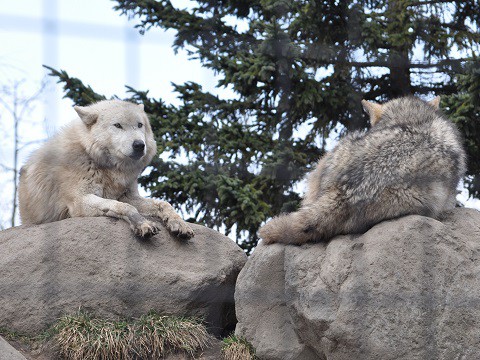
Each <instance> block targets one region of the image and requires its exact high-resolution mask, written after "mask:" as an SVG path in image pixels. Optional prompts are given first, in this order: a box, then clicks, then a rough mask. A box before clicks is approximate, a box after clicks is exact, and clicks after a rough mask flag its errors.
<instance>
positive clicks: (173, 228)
mask: <svg viewBox="0 0 480 360" xmlns="http://www.w3.org/2000/svg"><path fill="white" fill-rule="evenodd" d="M120 201H124V202H126V203H128V204H130V205H133V206H134V207H135V208H136V209H137V210H138V211H139V212H140V213H141V214H143V215H145V216H154V217H158V218H160V219H161V220H162V221H163V223H164V224H165V227H166V228H167V229H168V231H170V233H172V234H173V235H175V236H178V237H180V238H182V239H190V238H191V237H193V235H194V232H193V230H192V228H191V227H190V226H189V225H188V224H187V223H186V222H185V221H184V220H183V219H182V218H181V217H180V215H178V214H177V213H176V212H175V209H174V208H173V207H172V205H170V204H169V203H168V202H166V201H161V200H157V199H145V198H143V197H141V196H140V195H138V196H124V197H122V198H121V199H120Z"/></svg>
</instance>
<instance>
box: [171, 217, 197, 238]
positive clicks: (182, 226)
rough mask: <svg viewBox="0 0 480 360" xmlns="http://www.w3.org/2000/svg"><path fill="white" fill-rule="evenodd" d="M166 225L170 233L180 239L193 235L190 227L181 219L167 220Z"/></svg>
mask: <svg viewBox="0 0 480 360" xmlns="http://www.w3.org/2000/svg"><path fill="white" fill-rule="evenodd" d="M166 227H167V229H168V231H170V233H171V234H172V235H175V236H177V237H179V238H180V239H190V238H192V237H193V235H195V233H194V232H193V230H192V228H191V227H190V226H189V225H188V224H187V223H186V222H185V221H183V220H169V221H168V222H167V223H166Z"/></svg>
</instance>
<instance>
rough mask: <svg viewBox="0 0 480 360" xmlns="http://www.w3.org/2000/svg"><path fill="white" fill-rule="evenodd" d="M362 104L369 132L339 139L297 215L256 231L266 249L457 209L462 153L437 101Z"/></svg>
mask: <svg viewBox="0 0 480 360" xmlns="http://www.w3.org/2000/svg"><path fill="white" fill-rule="evenodd" d="M362 103H363V105H364V108H365V110H366V111H367V112H368V113H369V114H370V119H371V123H372V128H371V129H370V130H369V131H367V132H353V133H351V134H349V135H347V136H345V137H344V138H343V139H342V140H341V141H340V142H339V143H338V145H337V146H336V147H335V149H333V151H331V152H329V153H327V154H326V155H325V156H324V157H323V158H322V159H320V161H319V162H318V164H317V165H316V168H315V169H314V170H313V171H312V172H311V173H310V174H309V175H308V178H307V188H308V189H307V192H306V194H305V198H304V199H303V202H302V205H301V207H300V209H299V210H298V211H297V212H294V213H290V214H284V215H280V216H278V217H275V218H273V219H272V220H271V221H269V222H268V223H267V224H266V225H265V226H264V227H262V228H261V229H260V232H259V234H260V237H261V238H262V239H263V241H264V242H265V243H267V244H268V243H275V242H281V243H289V244H302V243H305V242H308V241H322V240H328V239H330V238H332V237H333V236H335V235H339V234H349V233H362V232H365V231H366V230H367V229H369V228H370V227H371V226H373V225H375V224H377V223H379V222H381V221H383V220H386V219H392V218H396V217H400V216H404V215H409V214H419V215H424V216H429V217H433V218H437V217H438V216H439V215H441V214H442V212H444V211H445V210H448V209H452V208H453V207H454V206H455V203H456V200H455V197H456V194H457V185H458V182H459V181H460V179H461V178H462V177H463V176H464V173H465V170H466V168H465V167H466V165H465V151H464V148H463V142H462V139H461V136H460V134H459V132H458V130H457V129H456V127H455V126H454V124H452V122H451V121H449V120H448V119H447V118H446V117H445V115H444V114H443V113H442V112H441V111H440V110H438V98H437V99H435V100H433V101H431V102H425V101H422V100H420V99H417V98H414V97H404V98H399V99H395V100H392V101H390V102H387V103H385V104H384V105H379V104H374V103H371V102H367V101H363V102H362Z"/></svg>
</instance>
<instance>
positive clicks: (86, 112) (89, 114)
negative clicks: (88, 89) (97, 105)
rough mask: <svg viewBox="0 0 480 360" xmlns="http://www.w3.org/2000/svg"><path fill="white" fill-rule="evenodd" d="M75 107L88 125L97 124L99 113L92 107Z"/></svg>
mask: <svg viewBox="0 0 480 360" xmlns="http://www.w3.org/2000/svg"><path fill="white" fill-rule="evenodd" d="M73 108H74V109H75V111H76V112H77V114H78V116H80V119H82V121H83V122H84V123H85V125H87V126H91V125H93V124H95V122H96V121H97V119H98V114H97V113H96V112H95V111H92V109H89V108H88V107H85V106H74V107H73Z"/></svg>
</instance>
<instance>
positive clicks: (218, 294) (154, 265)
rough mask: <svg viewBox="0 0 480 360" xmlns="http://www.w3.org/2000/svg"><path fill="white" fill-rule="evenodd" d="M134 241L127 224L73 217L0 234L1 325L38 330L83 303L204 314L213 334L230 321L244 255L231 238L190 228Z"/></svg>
mask: <svg viewBox="0 0 480 360" xmlns="http://www.w3.org/2000/svg"><path fill="white" fill-rule="evenodd" d="M192 227H193V229H194V231H195V237H194V238H192V239H190V240H189V241H184V240H180V239H177V238H175V237H173V236H171V235H170V234H169V233H168V232H167V231H166V230H165V229H162V230H161V231H160V233H159V234H157V235H155V236H154V237H152V238H151V239H148V240H145V239H140V238H136V237H135V236H134V235H133V234H132V232H131V230H130V229H129V227H128V225H127V223H126V222H124V221H121V220H116V219H112V218H107V217H98V218H74V219H67V220H63V221H59V222H55V223H49V224H43V225H38V226H32V227H24V226H20V227H16V228H11V229H8V230H5V231H2V232H0V304H1V306H0V327H4V328H7V329H8V330H10V331H17V332H19V333H24V334H29V335H33V334H38V333H39V332H41V331H43V330H45V329H46V328H47V327H48V326H49V325H51V324H52V323H54V322H55V321H56V319H57V318H59V317H60V316H62V315H64V314H68V313H73V312H75V311H76V310H78V309H79V308H80V307H81V308H83V309H85V310H87V311H91V312H93V313H95V314H96V315H98V316H101V317H117V316H120V317H138V316H141V315H143V314H145V313H147V312H148V311H150V310H156V311H157V312H159V313H162V314H170V315H181V316H201V317H203V318H204V319H205V320H206V322H207V323H208V325H209V328H210V330H211V331H212V332H213V333H214V334H217V335H218V334H221V333H223V332H225V331H229V330H232V328H233V326H234V324H235V321H236V320H235V309H234V302H233V294H234V289H235V281H236V278H237V275H238V273H239V272H240V270H241V268H242V267H243V265H244V263H245V261H246V256H245V254H244V253H243V251H242V250H241V249H240V248H239V247H238V246H237V245H236V244H235V243H234V242H233V241H232V240H230V239H229V238H227V237H226V236H224V235H221V234H219V233H218V232H216V231H214V230H211V229H207V228H205V227H203V226H199V225H192Z"/></svg>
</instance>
